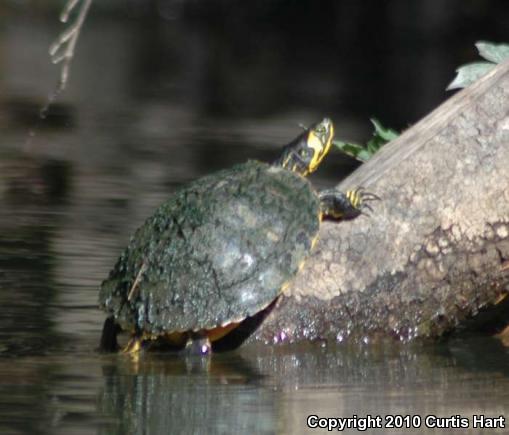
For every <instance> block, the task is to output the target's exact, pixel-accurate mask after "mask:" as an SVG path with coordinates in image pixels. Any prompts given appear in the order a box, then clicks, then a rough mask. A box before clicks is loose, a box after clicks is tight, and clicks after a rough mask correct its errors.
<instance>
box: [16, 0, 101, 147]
mask: <svg viewBox="0 0 509 435" xmlns="http://www.w3.org/2000/svg"><path fill="white" fill-rule="evenodd" d="M80 1H81V5H80V7H79V9H78V15H77V17H76V20H75V21H74V23H72V24H71V25H70V26H69V27H68V28H67V29H66V30H64V32H62V33H61V34H60V36H59V37H58V38H57V40H56V41H55V42H54V43H53V44H51V46H50V48H49V54H50V56H51V60H52V62H53V63H54V64H57V63H62V71H61V73H60V78H59V80H58V83H57V85H56V87H55V89H54V90H53V91H52V92H51V94H50V95H49V96H48V99H47V100H46V104H44V106H42V108H41V110H40V111H39V118H38V119H37V121H36V122H35V124H34V125H33V127H32V128H31V129H30V130H29V132H28V135H27V139H26V141H25V147H24V149H25V151H27V152H28V151H30V149H31V146H32V139H33V138H34V136H35V134H36V132H37V131H38V129H39V126H40V123H41V120H43V119H45V118H46V116H47V114H48V110H49V108H50V106H51V105H52V104H53V103H54V102H55V100H56V99H57V97H58V96H59V95H60V94H61V93H62V91H63V90H64V89H65V87H66V85H67V82H68V80H69V71H70V68H71V62H72V58H73V57H74V49H75V48H76V43H77V42H78V38H79V36H80V32H81V28H82V27H83V23H84V22H85V18H86V17H87V13H88V10H89V9H90V6H91V5H92V0H68V1H67V4H66V5H65V7H64V9H63V10H62V12H61V14H60V21H61V22H63V23H67V21H68V20H69V16H70V14H71V12H72V11H73V10H74V9H75V8H76V6H77V5H78V4H80Z"/></svg>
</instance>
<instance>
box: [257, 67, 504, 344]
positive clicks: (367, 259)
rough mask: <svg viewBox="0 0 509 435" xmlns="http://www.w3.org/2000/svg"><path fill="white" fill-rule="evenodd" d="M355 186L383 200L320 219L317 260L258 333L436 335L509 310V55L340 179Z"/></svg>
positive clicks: (277, 336)
mask: <svg viewBox="0 0 509 435" xmlns="http://www.w3.org/2000/svg"><path fill="white" fill-rule="evenodd" d="M359 185H362V186H364V187H366V188H368V190H370V191H372V192H374V193H376V194H378V195H379V196H381V197H382V201H381V202H377V203H374V206H375V213H374V214H373V215H372V216H371V217H366V216H361V217H360V218H358V219H356V220H355V221H352V222H344V223H340V224H338V223H334V222H324V223H322V226H321V229H320V239H319V242H318V243H317V245H316V246H315V249H314V251H313V255H312V257H311V258H310V259H309V260H308V261H307V262H306V264H305V266H304V268H303V269H302V271H301V272H300V273H299V275H298V277H297V278H296V279H295V280H294V281H293V282H292V283H291V285H290V286H289V287H288V288H286V289H285V292H284V294H283V295H282V296H281V297H280V299H279V300H278V302H277V304H276V305H275V307H274V308H273V309H272V311H271V312H270V314H269V315H268V316H267V317H266V318H265V320H264V321H263V323H262V324H261V325H260V327H259V328H258V329H257V331H256V332H255V333H254V334H253V335H252V337H251V339H250V340H262V341H265V342H278V341H297V340H302V339H306V340H310V339H332V340H338V341H344V340H354V339H355V340H359V339H361V340H364V341H366V340H372V339H373V338H376V337H380V336H382V337H386V336H392V337H395V338H396V339H399V340H410V339H413V338H416V337H438V336H442V335H443V334H445V333H447V332H450V331H452V330H456V329H457V328H458V326H459V327H461V326H462V325H465V324H467V323H468V322H469V319H475V318H477V317H479V313H483V312H484V313H485V315H484V317H483V319H486V318H488V319H491V317H492V313H494V312H495V310H498V311H502V312H504V310H505V309H506V308H505V305H509V304H507V302H506V301H505V300H504V297H505V295H506V293H507V292H508V291H509V266H507V267H506V264H508V263H507V260H508V259H509V63H508V62H506V63H505V64H502V65H499V66H498V67H497V68H496V69H494V70H493V71H492V72H491V73H490V74H488V75H487V76H486V77H484V78H483V79H481V80H479V81H478V82H476V83H475V84H474V85H473V86H471V87H469V88H468V89H465V90H463V91H461V92H459V93H457V94H456V95H454V96H453V97H452V98H450V99H449V100H448V101H447V102H445V103H444V104H443V105H441V106H440V107H438V108H437V109H436V110H435V111H433V112H432V113H431V114H429V115H428V116H427V117H426V118H424V119H423V120H422V121H420V122H419V123H417V124H416V125H414V126H413V127H411V128H409V129H408V130H407V131H405V132H404V133H403V134H402V135H401V136H400V137H399V138H398V139H396V140H395V141H393V142H391V143H390V144H388V145H387V146H385V147H384V148H383V149H382V150H381V151H380V152H379V153H378V154H377V155H375V156H374V157H373V158H372V159H371V160H370V161H369V162H368V163H366V164H364V165H363V166H362V167H360V168H359V169H358V170H357V171H356V172H355V173H353V174H352V175H351V176H350V177H348V178H347V179H346V180H345V181H344V182H343V183H341V184H340V185H339V188H340V189H342V190H346V189H348V188H351V187H353V186H359ZM508 299H509V298H508ZM493 307H494V308H495V310H491V308H493ZM501 307H502V309H501ZM486 313H487V316H486ZM508 318H509V317H508Z"/></svg>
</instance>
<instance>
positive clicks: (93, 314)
mask: <svg viewBox="0 0 509 435" xmlns="http://www.w3.org/2000/svg"><path fill="white" fill-rule="evenodd" d="M4 3H6V2H4ZM4 3H2V4H0V10H1V11H2V12H3V11H5V9H3V8H4V7H5V5H4ZM7 3H8V4H11V5H13V4H18V3H19V2H13V1H10V2H7ZM7 3H6V4H7ZM43 3H44V2H37V4H40V5H41V6H42V5H43ZM120 3H121V4H124V2H119V4H120ZM135 3H136V4H140V5H141V4H143V5H145V6H146V5H148V4H149V3H150V4H157V5H158V7H159V9H160V7H162V6H161V5H163V3H171V2H159V1H158V2H148V1H146V2H145V1H144V2H130V4H133V5H134V4H135ZM173 3H174V4H177V3H178V4H179V5H182V8H177V9H175V10H174V11H173V12H172V11H171V10H166V11H165V12H164V15H165V17H169V16H170V15H171V16H172V17H173V16H175V17H179V19H177V20H175V21H170V22H167V21H164V20H158V21H156V22H152V21H150V22H147V21H143V20H139V21H136V20H135V19H134V20H132V21H129V20H123V19H122V18H120V17H118V16H115V19H114V20H108V21H106V19H105V18H100V17H99V18H98V19H97V21H95V20H94V15H93V14H92V15H91V17H90V20H89V22H88V27H87V28H86V30H85V32H84V33H83V35H82V36H83V38H82V39H81V40H80V45H79V53H78V56H77V57H76V59H75V63H74V64H73V76H72V78H71V83H70V86H69V88H68V90H67V93H66V94H65V95H63V102H62V103H61V104H60V105H58V106H55V107H54V109H53V112H52V113H50V116H49V118H48V119H47V120H46V121H45V123H43V124H42V125H41V128H40V129H39V132H38V134H37V136H36V137H35V138H34V140H33V141H32V142H31V143H30V146H29V147H27V146H26V133H27V131H28V130H29V128H30V127H32V122H33V119H34V116H33V115H34V114H35V113H37V110H38V108H39V107H40V106H41V105H42V103H41V101H42V100H43V99H44V98H45V97H46V95H47V94H48V91H49V89H50V87H51V85H52V84H53V83H54V81H55V71H54V70H51V68H50V66H49V65H48V68H47V69H44V68H43V67H42V66H41V65H46V64H48V62H47V58H46V53H47V46H48V43H49V41H51V40H52V39H53V38H54V36H55V35H56V33H57V30H58V29H57V25H56V20H54V17H53V16H52V19H51V21H48V22H47V21H44V20H43V19H36V17H35V16H34V17H32V19H30V20H28V19H27V18H21V17H20V16H19V15H18V16H15V15H12V16H8V20H5V21H4V19H5V18H4V15H2V14H0V19H2V24H4V26H3V27H2V28H1V30H0V32H1V33H0V57H1V60H2V66H3V68H2V76H1V79H2V80H1V81H0V90H1V91H2V92H1V93H0V126H1V127H2V142H1V150H0V307H1V314H0V433H2V434H3V433H6V434H18V433H29V434H66V435H67V434H81V433H83V434H89V433H94V432H95V433H100V434H120V433H133V434H159V433H178V434H180V433H197V432H198V433H200V432H202V433H211V434H213V433H235V432H237V433H241V432H249V433H296V434H298V433H303V432H305V429H306V427H305V419H306V416H307V415H308V414H311V413H318V414H320V415H326V416H347V417H348V416H352V415H353V414H357V415H365V414H368V413H371V414H381V415H386V414H388V413H419V414H421V415H422V414H426V413H434V414H438V415H442V416H450V415H454V414H456V413H461V414H465V415H471V414H472V413H474V412H476V411H479V410H482V411H483V412H484V413H486V414H488V415H499V414H503V415H507V416H509V413H508V409H507V406H508V405H507V403H508V401H507V391H509V388H508V387H509V383H508V369H507V367H508V366H509V365H508V364H507V362H508V361H507V360H508V354H507V351H506V349H505V348H503V347H502V346H500V344H499V343H498V342H497V341H495V340H491V339H487V338H479V339H473V338H469V339H466V338H464V339H458V340H456V341H452V342H450V343H447V344H446V343H442V344H436V345H433V346H429V347H397V346H394V344H389V345H387V346H385V347H382V346H381V347H378V348H375V347H369V348H349V347H345V346H337V347H335V346H334V347H321V346H320V345H319V344H315V345H307V346H294V347H275V348H272V347H268V346H267V347H261V348H241V349H240V350H239V351H238V353H225V354H221V355H213V356H212V357H211V358H210V359H202V360H196V359H194V360H193V359H182V358H175V357H170V356H164V355H158V354H154V355H144V356H140V357H139V358H138V359H137V360H133V359H131V358H129V357H126V356H125V355H107V356H105V355H100V354H99V353H97V352H96V347H97V345H98V342H99V335H100V328H101V325H102V322H103V320H104V316H103V314H102V313H100V312H99V310H97V308H96V305H97V292H98V287H99V284H100V282H101V280H102V279H104V277H105V276H106V275H107V273H108V271H109V269H110V268H111V266H112V265H113V262H114V261H115V259H116V258H117V256H118V254H119V252H120V251H121V249H122V248H123V247H124V246H125V245H126V243H127V238H128V236H129V234H131V233H132V232H133V230H134V229H135V228H136V227H138V226H139V225H140V224H141V223H142V222H143V220H144V219H145V217H146V216H148V215H150V214H151V213H152V212H153V210H154V208H155V207H156V206H157V205H159V204H160V203H161V202H162V201H163V200H164V199H165V198H167V196H168V195H169V194H170V193H171V192H172V191H173V190H174V189H175V187H176V186H178V185H180V184H182V183H183V182H185V181H187V180H190V179H193V178H196V177H198V176H201V175H203V174H204V173H209V172H210V171H212V170H216V169H219V168H222V167H228V166H230V165H231V164H233V163H236V162H241V161H245V160H246V159H247V158H248V157H250V158H260V159H263V160H267V161H271V160H273V159H274V158H275V157H276V156H277V155H278V154H279V147H280V145H282V144H284V143H286V142H287V141H288V140H289V139H291V138H293V137H295V135H296V133H297V132H298V126H297V125H298V123H299V122H302V123H304V124H309V123H311V122H313V121H315V120H317V119H321V118H323V116H326V115H329V116H331V117H333V118H334V119H335V121H336V122H337V124H338V125H339V126H340V127H341V131H342V132H341V135H342V136H343V137H344V138H345V139H347V138H351V139H356V140H362V139H363V138H366V137H367V136H368V135H369V132H367V131H363V130H362V128H361V127H360V125H364V126H366V127H367V126H368V121H367V118H368V117H369V116H370V115H373V114H374V115H377V116H379V117H380V118H381V119H382V120H386V122H387V123H388V124H389V125H394V124H393V122H392V120H394V123H395V125H394V126H395V127H397V126H398V124H399V125H406V124H407V123H408V122H413V121H414V120H415V119H416V118H418V117H419V116H421V115H423V114H424V113H425V112H426V111H428V110H429V109H430V108H432V107H434V106H436V105H437V104H438V102H439V101H440V100H441V99H443V98H445V94H444V93H443V92H442V89H443V87H444V86H445V84H446V83H447V82H448V81H449V80H450V78H451V77H452V71H453V69H454V67H455V66H456V65H457V63H459V62H460V61H456V58H458V57H461V56H458V55H457V56H456V58H455V56H453V55H451V51H452V47H453V46H455V44H458V41H459V40H461V44H459V45H458V46H460V50H462V52H463V49H462V48H461V47H465V46H468V47H471V46H472V42H473V41H475V40H476V39H479V37H480V36H481V35H479V37H478V36H476V37H472V41H466V39H465V36H464V33H461V38H459V39H458V40H454V38H446V37H444V36H443V35H448V34H449V33H447V34H444V33H440V32H437V31H436V30H437V29H438V30H440V29H442V31H443V32H444V31H447V32H449V29H452V28H453V26H451V25H450V24H451V23H453V24H454V23H457V20H460V19H461V15H460V14H456V13H455V14H437V15H433V16H435V17H436V18H437V17H444V18H443V21H441V20H442V18H441V19H440V20H438V19H434V20H430V21H429V23H428V22H424V21H423V22H422V23H421V27H420V30H419V31H420V32H422V33H415V34H414V33H412V32H414V30H415V29H413V27H414V26H413V23H414V22H415V17H416V16H420V12H423V11H424V12H426V11H427V12H428V15H427V16H431V15H429V14H431V13H432V11H435V12H436V11H437V10H438V11H440V8H438V2H421V3H422V6H421V5H419V6H417V3H416V4H415V5H414V6H411V7H407V6H406V3H405V2H399V3H398V2H387V5H385V3H384V4H383V5H382V3H380V5H378V6H377V8H378V9H377V11H381V12H384V13H380V14H373V13H372V11H371V12H370V13H369V14H368V15H369V20H370V21H366V18H367V17H366V16H365V15H363V13H362V11H364V10H367V9H372V7H373V6H372V5H369V6H368V5H367V4H366V5H363V6H358V5H360V4H361V3H359V2H356V1H355V0H348V1H341V2H339V1H328V2H320V5H318V3H317V2H312V1H310V2H299V4H298V5H297V4H296V3H295V2H291V1H289V0H288V1H286V0H285V1H283V2H256V4H257V5H260V6H259V8H260V9H259V10H257V11H256V13H245V10H247V9H245V5H244V4H243V3H242V4H241V3H239V4H238V5H237V6H235V10H232V9H231V8H230V6H229V3H230V2H212V1H211V2H173ZM322 3H323V4H326V5H328V6H327V8H328V9H327V10H329V11H331V13H326V14H325V15H324V13H323V11H324V10H323V8H322ZM389 3H390V4H389ZM463 3H465V2H462V1H461V0H456V3H455V4H456V5H457V6H458V5H460V4H463ZM477 3H478V5H477V6H476V7H479V8H482V9H483V10H485V8H488V6H483V5H487V4H488V3H487V2H484V3H483V2H477ZM34 4H35V3H34ZM211 4H212V6H210V5H211ZM253 4H254V3H253ZM397 4H399V5H400V6H399V7H396V6H397ZM188 5H190V6H188ZM288 5H289V6H288ZM402 5H403V6H404V7H401V6H402ZM96 6H97V10H99V9H100V5H99V2H97V5H96ZM145 6H144V7H145ZM187 7H189V8H190V9H187ZM257 7H258V6H257ZM444 7H445V6H444ZM505 7H507V5H506V6H505ZM193 8H196V9H193ZM288 8H290V9H291V10H292V11H293V12H295V14H296V15H298V17H297V16H296V17H291V16H289V15H288V10H289V9H288ZM391 8H393V9H391ZM436 8H438V9H436ZM474 9H475V8H474ZM474 9H472V11H474V12H470V14H472V15H475V16H481V14H478V13H477V12H476V11H475V10H474ZM264 10H267V11H270V14H271V15H270V16H271V17H272V18H273V19H274V21H273V22H272V24H271V22H269V20H267V19H265V18H266V16H265V15H264V14H265V12H264ZM451 10H453V9H451ZM454 10H455V9H454ZM352 11H353V12H355V11H356V12H355V14H352V13H351V12H352ZM405 11H407V13H408V16H407V17H406V18H405V16H406V15H405ZM368 12H369V11H368ZM393 12H397V13H393ZM416 12H417V13H416ZM384 14H386V15H387V16H390V17H391V19H394V20H395V24H394V25H395V27H398V26H400V25H402V23H403V24H404V23H406V24H405V26H410V27H412V28H410V27H408V28H407V27H405V28H406V29H407V30H408V31H405V32H399V33H398V32H394V31H392V32H391V31H384V32H381V33H380V32H378V29H380V28H382V27H384V26H383V22H381V21H380V19H381V17H382V15H384ZM497 16H498V17H500V19H499V20H498V21H497V20H495V21H496V23H499V24H498V25H495V24H496V23H494V21H493V20H486V23H489V26H485V27H484V28H485V29H486V27H489V29H495V30H494V31H495V32H496V31H497V30H496V29H506V28H507V25H506V24H507V23H506V22H505V21H504V20H503V19H502V18H503V17H504V14H498V15H497ZM180 17H181V18H182V20H180ZM239 17H240V20H239V19H238V18H239ZM264 17H265V18H264ZM299 17H300V18H299ZM310 17H315V18H317V17H318V18H319V17H324V18H326V22H327V23H329V22H331V21H334V20H337V23H339V24H338V25H336V26H333V25H323V23H322V21H321V20H319V19H315V20H311V19H310ZM294 18H295V19H294ZM102 20H104V21H102ZM299 20H300V21H299ZM448 20H450V21H448ZM274 23H275V24H274ZM357 23H359V25H357ZM223 24H224V26H226V32H225V27H224V26H223ZM385 28H386V29H387V27H385ZM389 30H390V29H389ZM504 31H505V30H504ZM370 32H376V36H377V38H376V41H375V42H376V43H375V44H374V43H373V37H372V34H371V33H370ZM499 32H500V31H499ZM235 35H240V36H241V37H236V36H235ZM253 35H255V36H253ZM437 35H438V36H437ZM440 35H442V36H440ZM495 35H497V33H495ZM482 37H487V34H486V33H483V34H482ZM412 38H413V39H414V43H415V45H412V43H409V41H410V40H411V39H412ZM437 38H443V39H445V40H446V42H447V43H450V44H451V45H447V44H442V42H443V41H439V42H438V43H437ZM493 39H497V38H496V37H493ZM498 39H504V38H498ZM505 39H507V38H505ZM419 41H421V42H419ZM416 47H417V49H416ZM419 48H420V49H419ZM402 53H403V54H402ZM430 60H431V62H430ZM366 61H367V63H365V62H366ZM428 64H430V65H431V67H429V66H428ZM269 83H270V86H268V84H269ZM65 101H67V102H65ZM387 101H390V102H391V104H389V105H387ZM70 102H72V104H71V103H70ZM356 115H357V117H355V116H356ZM409 117H411V118H409ZM354 164H355V163H354V162H352V161H350V160H345V159H342V158H340V157H339V156H338V155H337V154H336V155H335V156H331V158H329V159H328V161H327V162H326V163H325V165H324V168H323V169H322V168H321V170H320V173H319V174H317V177H318V178H316V177H315V180H313V182H314V184H315V185H316V186H317V187H326V186H331V185H333V184H335V183H337V182H339V181H340V178H341V177H342V176H344V175H345V173H346V171H347V170H348V169H351V168H352V167H353V166H354ZM382 432H383V431H377V433H382ZM490 433H492V432H491V431H490Z"/></svg>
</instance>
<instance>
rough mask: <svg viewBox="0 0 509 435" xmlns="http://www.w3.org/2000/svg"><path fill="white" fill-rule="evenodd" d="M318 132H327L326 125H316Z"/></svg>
mask: <svg viewBox="0 0 509 435" xmlns="http://www.w3.org/2000/svg"><path fill="white" fill-rule="evenodd" d="M316 132H317V133H318V134H325V127H324V126H323V125H319V126H317V127H316Z"/></svg>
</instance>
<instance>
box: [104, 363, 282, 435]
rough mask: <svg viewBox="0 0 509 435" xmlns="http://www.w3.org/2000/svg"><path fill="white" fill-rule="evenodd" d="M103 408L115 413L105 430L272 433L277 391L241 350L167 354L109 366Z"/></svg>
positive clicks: (105, 376) (126, 431)
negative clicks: (203, 354)
mask: <svg viewBox="0 0 509 435" xmlns="http://www.w3.org/2000/svg"><path fill="white" fill-rule="evenodd" d="M103 370H104V390H103V392H102V393H101V394H100V399H99V409H100V411H101V413H104V414H106V415H113V416H115V424H114V425H113V427H109V428H105V429H104V432H100V433H107V434H111V433H115V434H125V433H133V434H134V433H146V434H162V433H228V432H231V429H232V428H235V432H237V433H272V432H273V429H274V427H275V416H274V407H275V398H274V396H275V393H274V392H273V391H271V390H268V389H267V388H263V387H262V386H260V385H259V381H260V379H261V377H260V375H259V374H257V372H256V371H255V370H254V369H253V368H252V367H250V365H249V363H248V361H247V360H244V359H242V358H241V357H240V356H238V355H235V354H233V355H228V356H225V355H224V354H223V355H214V356H212V357H211V358H200V357H189V358H179V357H173V358H172V357H163V356H155V355H150V356H148V355H147V356H146V357H141V358H139V360H132V359H130V358H128V357H127V358H124V360H123V361H122V363H116V364H112V365H110V366H104V368H103Z"/></svg>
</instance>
